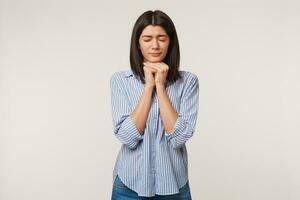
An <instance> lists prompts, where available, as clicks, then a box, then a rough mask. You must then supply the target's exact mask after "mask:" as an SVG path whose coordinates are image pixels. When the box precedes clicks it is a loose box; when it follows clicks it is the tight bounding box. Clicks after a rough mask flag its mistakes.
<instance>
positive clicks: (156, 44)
mask: <svg viewBox="0 0 300 200" xmlns="http://www.w3.org/2000/svg"><path fill="white" fill-rule="evenodd" d="M152 48H155V49H157V48H159V43H158V40H155V39H154V40H153V43H152Z"/></svg>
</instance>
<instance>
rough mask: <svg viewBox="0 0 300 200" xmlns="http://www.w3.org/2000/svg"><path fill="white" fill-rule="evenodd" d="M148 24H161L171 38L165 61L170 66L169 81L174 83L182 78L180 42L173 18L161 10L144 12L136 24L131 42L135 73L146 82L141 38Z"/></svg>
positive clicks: (131, 57) (131, 64) (132, 62)
mask: <svg viewBox="0 0 300 200" xmlns="http://www.w3.org/2000/svg"><path fill="white" fill-rule="evenodd" d="M148 25H159V26H161V27H162V28H163V29H164V30H165V31H166V33H167V34H168V36H169V38H170V43H169V47H168V52H167V54H166V57H165V58H164V60H163V62H164V63H166V64H167V65H168V66H169V70H168V75H167V80H166V81H167V83H170V84H172V83H173V82H175V81H176V80H177V79H180V78H181V76H180V73H179V63H180V52H179V43H178V38H177V33H176V29H175V26H174V24H173V22H172V20H171V18H170V17H169V16H168V15H167V14H165V13H164V12H162V11H160V10H155V11H152V10H148V11H146V12H144V13H143V14H142V15H141V16H139V18H138V19H137V21H136V22H135V24H134V27H133V30H132V35H131V44H130V66H131V70H132V71H133V73H134V74H135V75H136V76H137V77H138V78H139V79H140V80H141V81H142V82H143V83H145V75H144V70H143V55H142V52H141V50H140V49H139V38H140V35H141V34H142V32H143V30H144V28H145V27H146V26H148Z"/></svg>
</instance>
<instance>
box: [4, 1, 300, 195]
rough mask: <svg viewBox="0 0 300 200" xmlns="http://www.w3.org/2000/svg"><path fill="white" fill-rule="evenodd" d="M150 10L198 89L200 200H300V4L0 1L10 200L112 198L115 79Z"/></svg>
mask: <svg viewBox="0 0 300 200" xmlns="http://www.w3.org/2000/svg"><path fill="white" fill-rule="evenodd" d="M149 9H161V10H162V11H164V12H166V13H167V14H168V15H169V16H170V17H171V18H172V20H173V21H174V23H175V26H176V28H177V32H178V37H179V42H180V48H181V69H182V70H188V71H192V72H194V73H196V74H197V75H198V77H199V80H200V112H199V117H198V122H197V129H196V132H195V134H194V136H193V137H192V139H191V140H189V141H188V142H187V148H188V153H189V176H190V186H191V192H192V195H193V199H195V200H200V199H205V200H220V199H222V200H269V199H270V200H282V199H284V200H296V199H300V194H299V189H300V182H299V180H300V171H299V169H300V162H299V157H300V153H299V152H300V148H299V139H300V137H299V133H300V127H299V121H300V105H299V102H300V96H299V91H300V80H299V78H300V76H299V75H300V69H299V64H300V62H299V60H298V59H299V55H300V54H299V53H300V49H299V46H300V45H299V43H300V41H299V34H300V27H299V24H300V23H299V19H300V14H299V10H300V6H299V2H297V1H294V2H293V1H283V0H281V1H279V0H272V1H271V0H251V1H237V0H226V1H221V0H215V1H151V2H150V1H148V2H146V1H144V2H143V1H133V0H132V1H118V2H117V1H99V0H98V1H91V0H86V1H74V0H56V1H46V0H44V1H41V0H31V1H21V0H19V1H18V0H0V95H1V96H0V123H1V124H0V133H1V134H0V200H20V199H22V200H53V199H56V200H77V199H78V200H82V199H88V200H96V199H97V200H99V199H101V200H102V199H103V200H104V199H110V196H111V189H112V169H113V166H114V162H115V159H116V155H117V152H118V150H119V148H120V142H119V141H118V140H117V139H116V138H115V136H114V135H113V132H112V120H111V112H110V111H111V110H110V87H109V78H110V76H111V74H112V73H114V72H115V71H119V70H126V69H129V44H130V36H131V31H132V28H133V24H134V22H135V20H136V19H137V17H138V16H139V15H140V14H142V13H143V12H144V11H146V10H149Z"/></svg>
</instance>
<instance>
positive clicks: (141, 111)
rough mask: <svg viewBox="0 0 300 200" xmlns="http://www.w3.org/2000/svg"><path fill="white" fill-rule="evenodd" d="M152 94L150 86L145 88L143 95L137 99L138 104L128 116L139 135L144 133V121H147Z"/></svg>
mask: <svg viewBox="0 0 300 200" xmlns="http://www.w3.org/2000/svg"><path fill="white" fill-rule="evenodd" d="M152 92H153V87H152V86H145V87H144V90H143V94H142V96H141V98H140V99H139V102H138V104H137V105H136V107H135V109H134V110H133V111H132V113H131V114H130V117H131V118H132V120H133V121H134V122H135V125H136V127H137V129H138V130H139V132H140V134H143V133H144V129H145V127H146V121H147V119H148V113H149V110H150V107H151V101H152Z"/></svg>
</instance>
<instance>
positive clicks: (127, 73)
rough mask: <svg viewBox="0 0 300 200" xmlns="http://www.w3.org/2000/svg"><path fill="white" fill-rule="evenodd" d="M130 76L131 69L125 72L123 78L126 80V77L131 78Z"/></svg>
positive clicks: (131, 73)
mask: <svg viewBox="0 0 300 200" xmlns="http://www.w3.org/2000/svg"><path fill="white" fill-rule="evenodd" d="M132 75H133V72H132V71H131V69H129V70H127V71H125V77H126V78H127V77H130V76H132Z"/></svg>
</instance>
